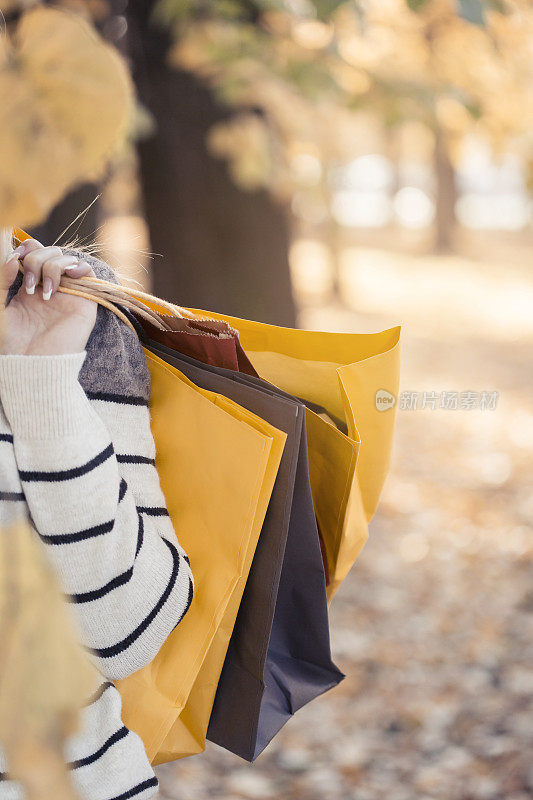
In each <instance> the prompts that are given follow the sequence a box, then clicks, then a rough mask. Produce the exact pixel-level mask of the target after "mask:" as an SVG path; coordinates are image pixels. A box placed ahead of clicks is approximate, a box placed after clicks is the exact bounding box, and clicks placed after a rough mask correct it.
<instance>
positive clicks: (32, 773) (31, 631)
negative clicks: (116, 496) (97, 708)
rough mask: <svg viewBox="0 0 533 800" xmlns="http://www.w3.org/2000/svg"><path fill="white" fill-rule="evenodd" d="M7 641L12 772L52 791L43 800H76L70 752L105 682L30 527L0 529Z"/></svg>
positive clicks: (3, 690)
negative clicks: (66, 744) (66, 748)
mask: <svg viewBox="0 0 533 800" xmlns="http://www.w3.org/2000/svg"><path fill="white" fill-rule="evenodd" d="M0 640H1V642H2V647H1V649H0V742H1V744H2V747H3V748H4V749H5V751H6V755H7V759H8V764H9V769H10V772H12V773H13V775H14V777H16V778H17V779H18V780H20V781H22V782H23V783H24V784H26V785H27V788H28V789H29V790H31V786H32V785H34V786H40V787H43V786H44V785H48V784H49V785H50V792H49V794H48V795H45V794H44V793H43V792H42V791H41V790H40V794H39V798H43V800H44V798H45V797H50V799H51V798H54V800H56V798H59V797H62V798H63V797H64V798H65V800H66V799H67V798H70V797H73V796H74V795H73V794H72V791H71V789H70V782H69V781H68V780H67V772H66V767H65V764H64V762H63V758H62V744H63V740H64V739H65V738H66V737H67V736H68V735H70V734H71V733H72V732H73V730H74V729H75V728H76V722H77V714H78V711H79V709H80V708H81V706H82V705H83V704H84V703H85V702H86V701H87V699H88V698H89V697H90V695H91V694H92V692H93V691H94V690H95V688H96V686H97V685H98V676H97V674H96V671H95V670H94V669H93V667H92V666H91V664H90V662H89V660H88V658H87V656H86V655H85V653H84V652H83V650H82V648H81V647H80V645H79V644H78V641H77V633H76V628H75V625H74V621H73V619H72V618H71V614H70V609H69V607H68V605H67V604H66V602H65V600H64V598H63V596H62V594H61V592H60V590H59V587H58V585H57V582H56V579H55V576H54V574H53V573H52V570H51V567H50V565H49V564H48V563H47V561H46V559H45V555H44V552H43V549H42V545H41V544H40V542H39V541H38V539H37V534H36V533H35V531H33V530H31V529H30V527H29V525H28V524H27V523H23V522H19V523H18V524H16V525H13V526H12V527H9V528H2V529H0ZM29 752H31V753H32V754H33V755H32V757H31V758H28V757H27V756H28V753H29ZM45 776H46V780H45ZM54 792H55V794H54ZM30 795H31V791H30Z"/></svg>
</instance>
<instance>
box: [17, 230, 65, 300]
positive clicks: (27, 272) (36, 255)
mask: <svg viewBox="0 0 533 800" xmlns="http://www.w3.org/2000/svg"><path fill="white" fill-rule="evenodd" d="M33 241H35V240H33ZM24 244H26V242H24ZM35 244H36V246H32V245H29V247H31V249H30V250H29V252H27V253H26V254H25V255H23V256H22V258H21V261H22V264H23V266H24V286H25V287H26V292H27V293H28V294H33V293H34V291H35V287H36V286H37V284H38V283H39V281H40V280H41V273H42V268H43V265H44V264H45V262H46V261H48V259H49V258H54V257H57V256H61V255H63V252H62V250H61V248H60V247H56V246H52V247H43V245H42V244H39V242H36V243H35Z"/></svg>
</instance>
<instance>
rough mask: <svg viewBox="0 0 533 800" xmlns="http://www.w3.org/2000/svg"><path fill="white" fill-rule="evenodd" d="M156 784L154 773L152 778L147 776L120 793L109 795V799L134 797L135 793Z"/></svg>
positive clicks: (123, 799) (119, 799) (117, 799)
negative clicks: (144, 779) (146, 778)
mask: <svg viewBox="0 0 533 800" xmlns="http://www.w3.org/2000/svg"><path fill="white" fill-rule="evenodd" d="M158 785H159V784H158V781H157V778H156V777H155V775H154V777H153V778H148V780H146V781H143V782H142V783H138V784H137V786H133V787H132V788H131V789H128V791H127V792H122V794H116V795H115V796H114V797H110V798H109V800H130V798H131V797H135V795H137V794H140V793H141V792H144V790H145V789H149V788H150V787H151V786H158Z"/></svg>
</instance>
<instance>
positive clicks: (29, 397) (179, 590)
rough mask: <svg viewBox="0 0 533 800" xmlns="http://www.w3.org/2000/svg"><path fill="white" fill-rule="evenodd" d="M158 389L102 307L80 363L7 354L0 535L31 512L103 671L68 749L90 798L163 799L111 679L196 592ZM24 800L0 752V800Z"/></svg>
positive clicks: (131, 342) (2, 360) (97, 265)
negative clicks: (171, 482)
mask: <svg viewBox="0 0 533 800" xmlns="http://www.w3.org/2000/svg"><path fill="white" fill-rule="evenodd" d="M84 257H85V258H86V260H88V261H89V263H90V264H91V266H92V267H93V269H94V271H95V273H96V275H97V277H100V278H106V279H107V280H115V278H114V276H113V273H112V272H111V270H110V269H109V267H107V265H105V264H104V263H103V262H101V261H99V260H98V259H94V258H92V257H86V256H84ZM17 288H18V281H17V282H16V284H14V287H12V291H11V293H10V296H12V295H13V293H14V291H15V290H16V289H17ZM8 302H9V298H8ZM149 392H150V376H149V372H148V368H147V365H146V360H145V358H144V354H143V351H142V348H141V346H140V345H139V342H138V340H137V338H136V336H135V334H133V333H132V332H131V331H130V330H129V329H128V328H127V327H126V326H125V325H124V324H123V323H122V322H120V321H119V320H118V318H117V317H115V315H113V314H112V313H111V312H109V311H107V310H106V309H103V308H102V307H101V306H99V308H98V313H97V320H96V324H95V327H94V330H93V332H92V334H91V337H90V339H89V341H88V343H87V347H86V350H85V351H84V352H83V353H75V354H69V355H60V356H18V355H0V525H3V524H4V523H8V522H10V521H12V520H14V519H15V518H17V516H19V515H22V514H26V515H27V517H28V518H29V520H30V523H31V524H32V526H33V527H34V529H35V531H36V536H38V537H39V539H40V541H41V542H42V543H43V547H44V548H45V550H46V552H47V555H48V557H49V559H50V561H51V563H52V565H53V567H54V568H55V571H56V573H57V577H58V580H59V583H60V585H61V587H62V589H63V591H64V594H65V597H66V600H67V601H68V602H69V603H71V604H72V606H73V610H74V613H75V617H76V620H77V622H78V625H79V630H80V637H81V639H82V642H83V644H84V645H85V647H86V648H87V650H88V652H89V653H90V657H91V658H92V659H93V661H94V663H95V664H96V666H97V668H98V670H99V671H100V673H101V675H102V684H101V686H100V689H99V690H98V691H97V692H96V694H95V695H94V696H93V697H92V698H90V699H88V701H87V705H86V706H85V707H84V708H83V709H82V711H81V725H80V729H79V731H78V732H77V733H76V734H75V735H74V736H71V737H70V738H69V739H68V740H67V742H66V745H65V752H64V757H65V759H66V761H67V762H68V766H69V769H70V775H71V780H72V782H73V785H74V787H75V789H76V790H77V792H78V794H79V796H80V798H81V799H82V800H119V799H120V800H126V798H136V800H144V798H148V797H152V796H153V795H154V794H155V793H156V792H157V779H156V777H155V775H154V772H153V770H152V768H151V766H150V764H149V762H148V759H147V757H146V753H145V751H144V747H143V744H142V742H141V740H140V739H139V737H138V736H137V735H136V734H135V733H133V732H131V731H128V730H127V729H126V728H125V727H124V725H123V723H122V721H121V698H120V695H119V693H118V691H117V689H116V688H115V686H114V685H113V681H114V680H115V679H118V678H123V677H125V676H127V675H130V674H131V673H132V672H135V671H136V670H138V669H140V668H141V667H143V666H144V665H145V664H147V663H149V662H150V661H151V660H152V659H153V658H154V656H155V655H156V653H157V652H158V650H159V648H160V647H161V645H162V644H163V642H164V641H165V639H166V638H167V636H168V635H169V634H170V632H171V631H172V630H173V629H174V628H175V626H176V625H178V624H179V622H180V620H181V619H182V617H183V616H184V614H185V613H186V611H187V609H188V608H189V605H190V602H191V599H192V595H193V591H194V581H193V575H192V572H191V568H190V564H189V559H188V558H187V555H186V553H185V551H184V550H183V548H182V547H181V546H180V544H179V542H178V540H177V538H176V534H175V532H174V529H173V526H172V523H171V521H170V518H169V516H168V512H167V509H166V505H165V498H164V496H163V493H162V490H161V486H160V483H159V477H158V474H157V471H156V468H155V462H154V459H155V444H154V440H153V438H152V434H151V431H150V416H149V409H148V399H149ZM0 533H1V531H0ZM22 797H24V793H23V791H22V790H21V788H20V786H19V785H18V784H17V783H15V781H14V780H11V779H10V776H9V765H7V764H6V763H5V758H4V757H3V755H2V752H1V751H0V800H19V798H22Z"/></svg>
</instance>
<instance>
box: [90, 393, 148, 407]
mask: <svg viewBox="0 0 533 800" xmlns="http://www.w3.org/2000/svg"><path fill="white" fill-rule="evenodd" d="M85 394H86V395H87V397H88V398H89V400H104V401H105V402H107V403H120V404H121V405H126V406H147V405H148V400H145V399H144V397H139V396H137V395H127V394H113V393H112V392H86V393H85Z"/></svg>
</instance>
